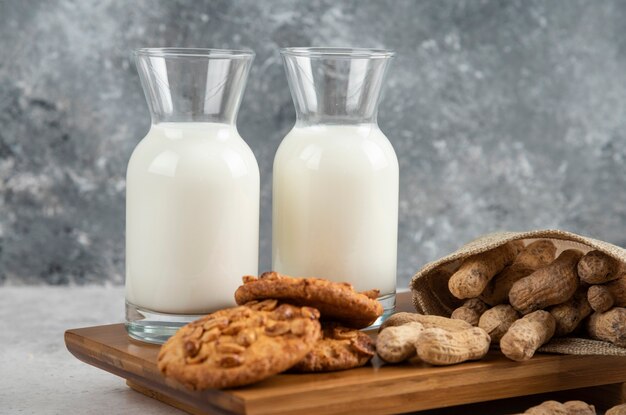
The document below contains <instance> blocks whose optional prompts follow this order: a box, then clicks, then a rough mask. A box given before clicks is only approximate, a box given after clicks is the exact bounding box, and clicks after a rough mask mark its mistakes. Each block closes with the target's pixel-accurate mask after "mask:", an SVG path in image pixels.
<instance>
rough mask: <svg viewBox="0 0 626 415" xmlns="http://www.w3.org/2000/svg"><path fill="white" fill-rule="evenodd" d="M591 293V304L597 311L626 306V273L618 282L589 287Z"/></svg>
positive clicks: (621, 274) (625, 272)
mask: <svg viewBox="0 0 626 415" xmlns="http://www.w3.org/2000/svg"><path fill="white" fill-rule="evenodd" d="M592 288H593V290H592ZM589 291H590V292H589V303H591V307H592V308H593V309H594V310H595V311H598V312H604V311H606V310H608V309H609V308H611V307H614V306H615V307H624V306H626V271H624V272H622V273H620V275H619V276H618V277H617V279H616V280H613V281H610V282H607V283H606V284H603V285H593V286H591V287H589Z"/></svg>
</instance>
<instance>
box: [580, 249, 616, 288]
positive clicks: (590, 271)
mask: <svg viewBox="0 0 626 415" xmlns="http://www.w3.org/2000/svg"><path fill="white" fill-rule="evenodd" d="M619 269H620V263H619V261H617V260H616V259H613V258H611V257H610V256H608V255H607V254H605V253H603V252H600V251H590V252H587V253H586V254H585V256H583V257H582V258H581V259H580V261H579V262H578V276H579V277H580V279H581V280H582V281H584V282H586V283H587V284H604V283H605V282H608V281H611V280H614V279H616V278H617V277H618V276H619V273H618V271H619Z"/></svg>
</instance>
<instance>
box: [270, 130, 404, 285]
mask: <svg viewBox="0 0 626 415" xmlns="http://www.w3.org/2000/svg"><path fill="white" fill-rule="evenodd" d="M273 209H274V211H273V247H272V248H273V268H274V269H275V270H276V271H278V272H282V273H285V274H288V275H294V276H301V277H321V278H328V279H331V280H334V281H347V282H350V283H352V284H353V285H354V286H355V288H356V289H357V290H359V291H361V290H368V289H373V288H378V289H380V292H381V296H382V295H385V294H390V293H394V292H395V287H396V256H397V233H398V159H397V158H396V154H395V152H394V150H393V147H392V146H391V144H390V143H389V140H388V139H387V138H386V137H385V135H384V134H383V133H382V132H381V131H380V129H379V128H378V126H376V125H374V124H360V125H316V126H312V127H295V128H294V129H293V130H291V132H290V133H289V134H288V135H287V137H285V139H284V140H283V142H282V143H281V145H280V147H279V149H278V152H277V153H276V158H275V160H274V199H273Z"/></svg>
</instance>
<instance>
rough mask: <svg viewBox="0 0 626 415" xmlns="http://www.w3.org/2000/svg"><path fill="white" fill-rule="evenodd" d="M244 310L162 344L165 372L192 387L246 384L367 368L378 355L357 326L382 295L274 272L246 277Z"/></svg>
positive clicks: (215, 317)
mask: <svg viewBox="0 0 626 415" xmlns="http://www.w3.org/2000/svg"><path fill="white" fill-rule="evenodd" d="M243 281H244V284H243V285H242V286H241V287H239V288H238V289H237V291H236V292H235V300H236V301H237V304H240V306H239V307H234V308H229V309H224V310H220V311H217V312H215V313H212V314H209V315H207V316H205V317H203V318H201V319H200V320H197V321H194V322H193V323H190V324H188V325H186V326H184V327H182V328H181V329H180V330H179V331H178V332H177V333H176V334H175V335H174V336H173V337H172V338H170V339H169V340H168V341H167V342H166V343H165V344H164V345H163V347H162V348H161V351H160V353H159V357H158V366H159V369H160V370H161V372H162V373H163V374H164V375H165V376H167V377H171V378H173V379H176V380H177V381H179V382H181V383H183V384H185V385H186V386H187V387H189V388H191V389H207V388H230V387H235V386H242V385H248V384H251V383H254V382H258V381H260V380H263V379H265V378H267V377H269V376H272V375H275V374H277V373H280V372H283V371H286V370H290V371H292V372H326V371H333V370H343V369H351V368H354V367H359V366H363V365H365V364H366V363H367V362H368V361H369V360H370V359H371V358H372V357H373V356H374V354H375V348H374V343H373V341H372V340H371V339H370V337H369V336H368V335H367V334H365V333H362V332H361V331H359V330H358V329H361V328H365V327H367V326H369V325H371V324H372V323H373V322H374V321H376V319H377V318H378V317H379V316H380V315H381V314H382V312H383V308H382V305H381V304H380V303H379V302H378V301H377V300H376V297H377V296H378V292H377V291H376V290H372V291H369V292H365V293H358V292H356V291H354V288H353V287H352V285H350V284H347V283H335V282H331V281H328V280H324V279H320V278H293V277H287V276H283V275H280V274H278V273H276V272H267V273H265V274H263V275H261V277H259V278H257V277H252V276H246V277H244V278H243Z"/></svg>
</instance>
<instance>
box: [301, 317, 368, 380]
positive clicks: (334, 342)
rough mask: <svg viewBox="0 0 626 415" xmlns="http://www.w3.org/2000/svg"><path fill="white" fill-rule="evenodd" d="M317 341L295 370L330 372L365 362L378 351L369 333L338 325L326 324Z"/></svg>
mask: <svg viewBox="0 0 626 415" xmlns="http://www.w3.org/2000/svg"><path fill="white" fill-rule="evenodd" d="M322 333H323V334H322V338H321V339H320V340H318V341H317V343H316V344H315V346H314V347H313V350H311V351H310V352H309V353H308V354H307V355H306V356H305V357H304V359H302V360H300V361H299V362H298V363H297V364H296V365H295V366H294V367H293V368H292V370H293V371H294V372H330V371H334V370H345V369H352V368H355V367H360V366H363V365H365V364H366V363H367V362H369V361H370V359H371V358H372V357H373V356H374V354H376V349H375V347H374V341H373V340H372V339H371V338H370V336H368V335H367V334H365V333H363V332H361V331H359V330H354V329H349V328H346V327H342V326H340V325H338V324H332V323H330V324H329V325H324V327H323V332H322Z"/></svg>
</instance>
